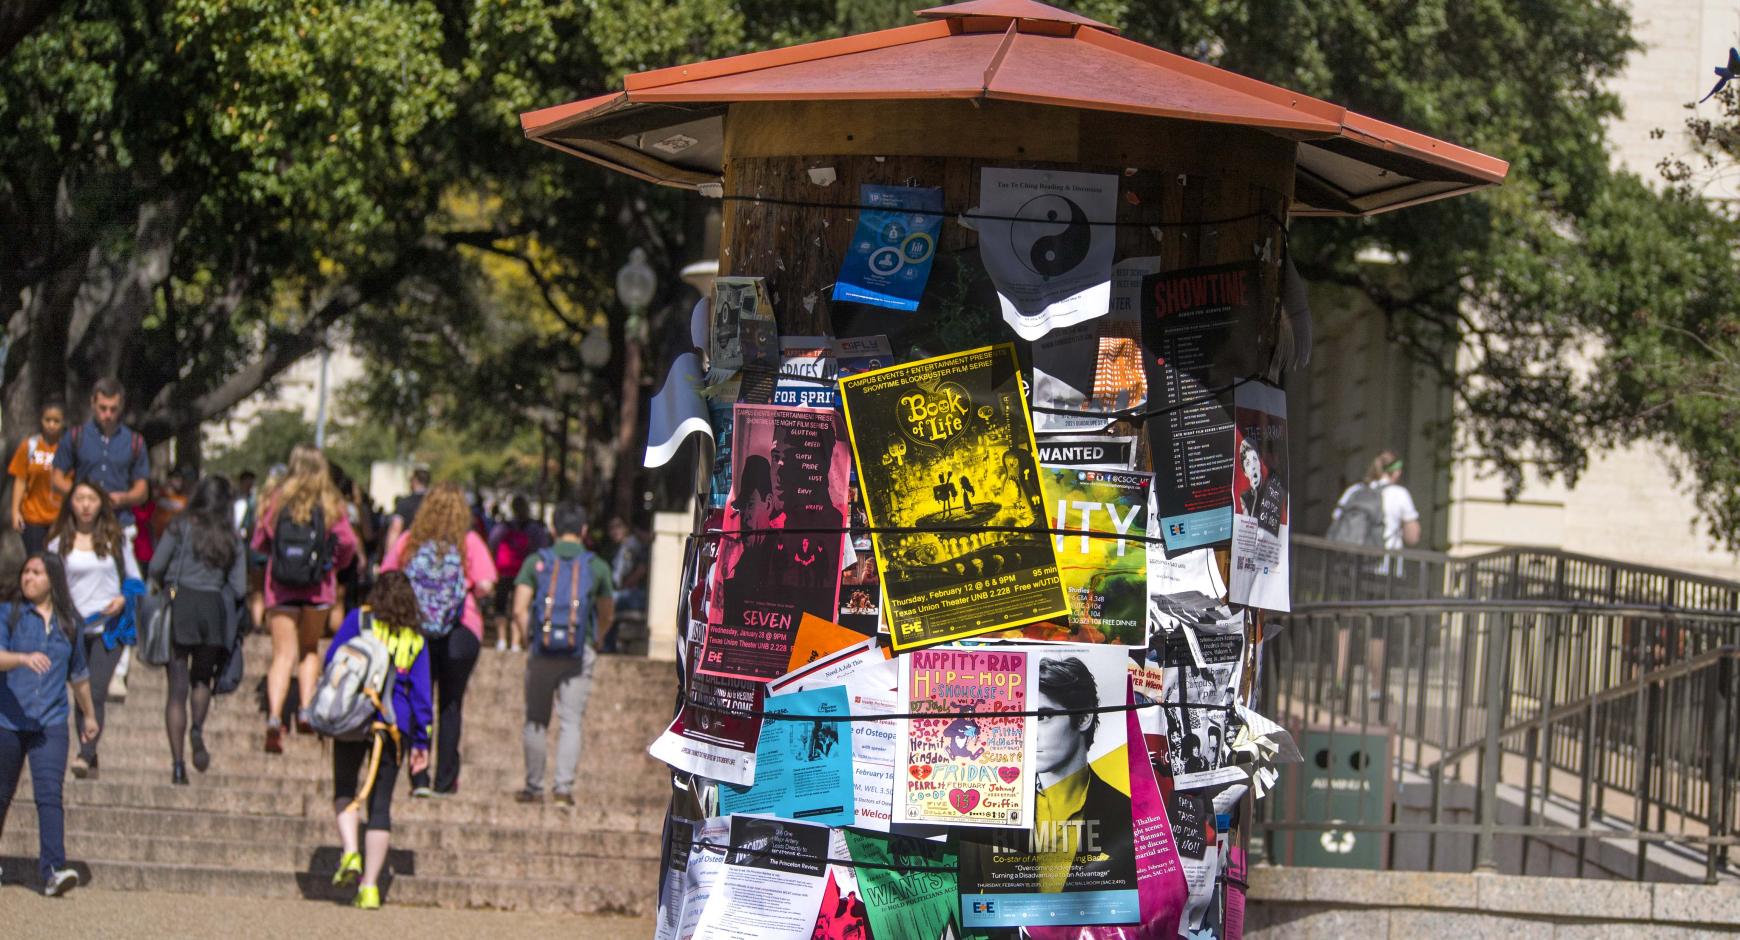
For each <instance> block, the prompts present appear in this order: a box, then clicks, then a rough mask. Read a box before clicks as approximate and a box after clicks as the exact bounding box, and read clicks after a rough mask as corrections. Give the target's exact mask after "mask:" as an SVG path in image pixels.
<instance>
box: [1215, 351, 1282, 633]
mask: <svg viewBox="0 0 1740 940" xmlns="http://www.w3.org/2000/svg"><path fill="white" fill-rule="evenodd" d="M1233 435H1234V437H1233V439H1234V441H1235V443H1236V444H1237V446H1238V455H1239V456H1238V472H1237V473H1235V474H1233V487H1232V498H1233V533H1232V565H1231V569H1232V570H1231V572H1230V575H1231V576H1230V577H1229V578H1228V581H1229V582H1231V583H1230V584H1228V586H1227V587H1228V590H1229V594H1228V596H1229V598H1230V599H1231V600H1232V602H1233V603H1235V604H1243V605H1244V606H1246V607H1260V608H1262V609H1264V610H1279V611H1287V610H1291V609H1292V595H1291V591H1290V585H1291V577H1290V572H1289V570H1288V564H1287V561H1288V559H1287V545H1288V532H1289V530H1290V528H1291V525H1290V520H1289V519H1288V515H1289V513H1288V488H1287V393H1286V392H1284V391H1282V390H1280V389H1278V388H1275V387H1274V386H1272V385H1266V384H1262V383H1258V382H1251V383H1248V384H1245V385H1241V386H1239V388H1238V391H1237V392H1236V393H1235V397H1234V405H1233Z"/></svg>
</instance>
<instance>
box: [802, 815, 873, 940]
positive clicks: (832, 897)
mask: <svg viewBox="0 0 1740 940" xmlns="http://www.w3.org/2000/svg"><path fill="white" fill-rule="evenodd" d="M828 859H829V862H828V883H827V885H826V886H825V887H824V888H823V889H822V907H821V909H820V910H818V911H816V925H815V927H814V928H812V930H811V933H810V936H811V938H812V940H850V938H857V937H863V938H868V937H870V936H871V933H870V912H869V911H868V910H867V909H866V908H865V906H864V889H863V887H862V886H860V885H859V883H858V871H857V869H856V867H855V866H853V865H852V864H851V859H852V850H851V849H850V848H848V847H847V846H846V831H845V830H844V829H835V830H834V831H833V832H830V833H829V834H828ZM834 859H839V860H840V861H841V862H842V863H843V864H834V861H833V860H834Z"/></svg>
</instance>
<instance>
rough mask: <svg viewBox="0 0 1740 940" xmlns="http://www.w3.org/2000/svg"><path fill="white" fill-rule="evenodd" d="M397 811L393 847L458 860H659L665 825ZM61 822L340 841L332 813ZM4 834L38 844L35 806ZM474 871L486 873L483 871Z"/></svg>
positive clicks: (282, 841)
mask: <svg viewBox="0 0 1740 940" xmlns="http://www.w3.org/2000/svg"><path fill="white" fill-rule="evenodd" d="M398 809H399V807H398V805H397V801H395V804H394V806H393V810H394V812H393V826H394V831H393V844H394V846H396V847H398V848H404V849H412V850H419V851H421V850H429V851H440V852H447V853H452V854H453V856H454V857H455V858H458V859H465V858H470V857H472V856H474V855H479V856H481V855H490V854H503V853H517V854H532V855H564V856H572V857H593V858H624V859H650V858H656V857H657V855H658V843H659V832H660V826H661V825H662V824H663V817H662V816H658V817H653V816H629V815H611V814H606V813H600V812H597V811H588V810H584V809H576V810H574V811H573V812H572V813H571V814H570V815H569V817H568V820H567V825H566V826H563V827H558V826H556V825H547V826H538V827H522V828H515V827H509V826H494V827H486V826H476V825H471V824H467V823H463V822H459V821H453V820H439V819H436V820H426V821H420V822H417V823H416V824H415V825H412V824H410V823H409V822H407V823H406V824H405V825H402V826H401V825H400V819H399V813H398ZM66 820H67V826H68V829H69V831H71V832H75V833H77V832H89V833H109V834H114V833H121V834H125V835H126V836H127V837H130V838H137V839H150V840H159V839H193V840H205V841H212V842H249V843H253V844H258V845H328V846H330V845H337V844H338V835H337V833H336V832H334V831H333V822H332V813H331V811H330V810H328V812H326V813H324V814H322V815H321V816H320V817H318V818H307V817H300V816H288V815H276V816H240V815H231V814H224V813H209V812H190V811H185V810H181V811H177V810H157V809H130V808H117V807H112V806H88V807H86V806H70V807H68V808H67V814H66ZM6 831H7V834H6V836H5V838H6V839H13V838H18V839H22V840H23V842H22V843H20V844H21V845H24V846H26V847H27V848H29V849H30V850H32V851H33V850H34V846H35V843H36V838H35V837H36V807H35V806H34V805H32V804H31V803H28V802H19V803H14V804H13V806H12V812H11V813H10V814H9V817H8V819H7V825H6ZM70 838H71V837H70V836H69V839H70ZM328 871H329V872H330V869H329V870H328ZM478 873H479V874H484V875H487V874H488V872H487V871H481V870H480V871H478Z"/></svg>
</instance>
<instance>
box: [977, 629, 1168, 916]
mask: <svg viewBox="0 0 1740 940" xmlns="http://www.w3.org/2000/svg"><path fill="white" fill-rule="evenodd" d="M1128 661H1129V657H1128V655H1127V654H1126V653H1125V651H1123V650H1121V649H1117V648H1114V647H1106V646H1100V645H1069V646H1063V645H1060V646H1046V647H1032V648H1030V649H1029V652H1028V654H1027V687H1028V690H1029V701H1030V702H1031V703H1032V710H1036V711H1038V712H1039V713H1040V714H1039V717H1038V718H1036V719H1034V721H1033V725H1032V729H1033V730H1032V732H1031V737H1032V738H1033V746H1032V747H1033V771H1034V786H1035V788H1036V792H1035V794H1034V817H1033V819H1034V821H1033V825H1032V828H1030V829H1028V830H1026V831H1023V832H1009V831H1003V832H966V831H963V832H961V833H960V835H959V839H958V844H959V849H960V853H961V907H962V909H963V910H964V911H965V914H964V915H963V916H964V917H965V919H966V924H967V926H968V927H1024V926H1035V925H1045V924H1133V923H1136V922H1137V921H1138V920H1139V919H1140V914H1141V909H1140V901H1139V897H1138V893H1137V883H1136V852H1135V841H1134V834H1133V830H1134V822H1133V816H1132V811H1131V801H1130V755H1129V749H1128V746H1127V740H1128V739H1127V734H1128V728H1129V723H1128V721H1127V720H1126V718H1125V715H1126V714H1127V713H1126V712H1118V711H1113V712H1104V713H1095V712H1094V709H1097V708H1117V707H1121V706H1124V705H1128V704H1129V694H1130V693H1129V678H1128V677H1127V676H1126V674H1125V664H1126V663H1127V662H1128Z"/></svg>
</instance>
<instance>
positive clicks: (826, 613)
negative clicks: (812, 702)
mask: <svg viewBox="0 0 1740 940" xmlns="http://www.w3.org/2000/svg"><path fill="white" fill-rule="evenodd" d="M733 425H734V429H733V437H734V444H733V448H732V480H731V500H730V505H728V506H727V507H726V509H725V520H724V527H723V535H722V536H721V537H720V540H719V560H718V562H717V563H715V564H714V566H713V578H714V582H715V588H714V591H713V593H712V597H713V603H712V604H711V605H710V609H709V611H708V627H707V638H706V642H705V645H704V646H703V648H702V651H701V653H702V655H701V662H700V665H699V667H698V670H699V671H700V672H704V673H707V674H709V675H720V676H737V677H740V678H746V679H771V678H773V677H774V676H777V675H780V674H782V673H784V672H785V671H786V667H787V664H788V662H789V660H790V658H791V645H792V640H793V638H794V636H795V635H796V633H797V628H798V624H799V622H800V621H801V620H802V618H803V615H804V614H806V613H810V614H815V615H816V616H818V617H821V618H822V619H824V620H831V619H832V618H833V617H834V615H835V613H836V612H837V610H838V606H837V605H838V601H839V591H840V567H841V565H840V561H841V558H840V553H841V545H842V541H843V539H844V536H843V535H841V534H838V530H840V529H841V528H842V527H843V526H844V525H845V520H846V508H847V507H846V474H847V471H848V470H849V469H850V457H849V456H848V454H847V450H846V442H845V440H844V436H843V435H842V434H841V430H842V429H841V422H840V416H839V413H838V412H836V411H834V410H832V409H828V408H783V407H779V406H775V405H738V406H737V413H736V417H735V419H734V421H733ZM786 528H791V529H798V530H823V531H834V532H835V533H836V534H833V535H826V534H820V533H816V532H808V531H804V532H794V533H793V534H791V535H785V534H783V533H781V532H780V531H779V530H781V529H786Z"/></svg>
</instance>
